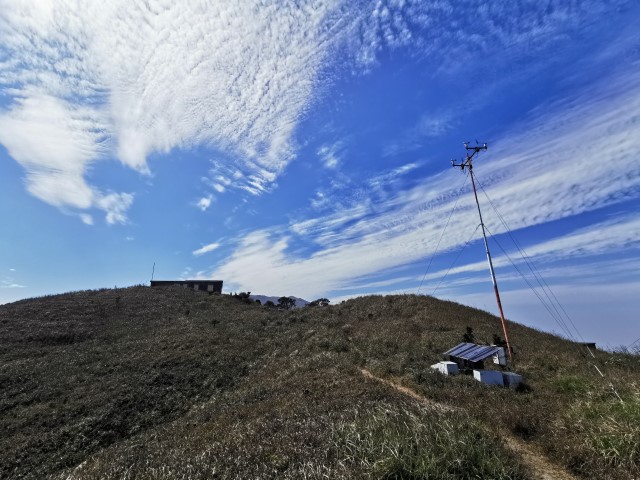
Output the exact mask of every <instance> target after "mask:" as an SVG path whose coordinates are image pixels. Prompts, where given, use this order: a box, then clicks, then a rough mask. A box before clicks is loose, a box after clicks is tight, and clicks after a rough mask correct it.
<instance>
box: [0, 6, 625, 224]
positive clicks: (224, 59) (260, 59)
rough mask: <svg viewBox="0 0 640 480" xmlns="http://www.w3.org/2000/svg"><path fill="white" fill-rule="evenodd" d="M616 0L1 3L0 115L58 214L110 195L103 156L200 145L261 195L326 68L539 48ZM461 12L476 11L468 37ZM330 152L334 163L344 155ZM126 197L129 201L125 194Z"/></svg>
mask: <svg viewBox="0 0 640 480" xmlns="http://www.w3.org/2000/svg"><path fill="white" fill-rule="evenodd" d="M623 3H626V2H623ZM617 4H618V6H620V2H617ZM607 8H609V5H608V2H601V1H597V2H596V1H589V2H580V5H574V4H568V5H556V6H555V7H554V9H551V10H547V9H546V7H545V6H542V5H538V3H536V2H533V1H532V2H529V3H528V4H527V6H526V8H522V7H521V6H520V5H516V4H514V3H513V2H496V3H494V4H491V5H487V4H482V5H478V6H477V7H469V6H468V5H466V4H464V5H463V4H458V3H456V2H422V1H406V2H396V1H386V0H382V1H380V2H375V3H373V4H370V3H367V2H345V1H341V0H323V1H319V2H317V1H311V0H308V1H302V2H293V1H284V2H277V3H275V4H268V3H267V4H264V3H263V2H259V1H257V0H255V1H243V2H233V1H226V2H223V1H218V2H211V3H202V2H201V3H193V2H187V1H183V2H168V3H167V2H164V3H162V2H147V3H143V4H135V3H131V2H128V1H125V0H113V1H110V2H94V1H89V0H77V1H75V2H67V1H64V0H51V1H47V2H44V1H39V2H33V1H29V0H2V1H0V36H2V39H3V41H2V46H0V59H1V60H0V85H3V86H4V88H5V93H6V94H7V95H8V97H9V98H10V99H11V100H13V104H12V105H11V106H10V107H9V108H8V110H6V111H4V112H0V131H1V132H2V133H1V134H0V135H1V136H0V142H2V143H3V144H4V145H5V146H7V148H8V150H9V152H10V155H11V156H12V157H14V158H15V159H16V160H17V161H18V162H20V164H21V165H23V167H24V168H25V170H26V172H27V173H26V175H27V188H28V190H29V191H30V192H31V193H32V194H33V195H35V196H37V197H38V198H40V199H41V200H43V201H45V202H48V203H50V204H52V205H55V206H58V207H60V208H75V209H80V210H86V209H89V208H96V207H97V208H102V207H101V205H105V204H106V205H109V206H112V205H113V204H114V199H113V197H110V196H107V199H106V200H105V199H103V200H102V201H100V198H101V195H100V193H99V192H100V188H101V186H92V185H89V184H88V183H87V182H86V179H85V178H86V174H87V170H88V168H89V167H90V165H91V164H92V163H93V162H95V161H96V160H98V159H100V158H110V157H111V156H113V155H115V156H116V157H117V158H118V159H119V160H120V161H121V162H122V163H123V164H125V165H127V166H129V167H131V168H133V169H136V170H137V171H139V172H142V173H147V172H149V167H148V165H147V157H148V155H149V154H151V153H154V152H159V153H166V152H169V151H170V150H172V149H175V148H190V147H193V146H199V145H204V146H212V147H215V148H216V149H217V150H219V151H220V152H221V155H222V156H223V157H224V158H225V160H224V162H225V163H227V164H233V165H234V168H235V171H236V173H237V174H238V175H237V176H233V177H232V178H233V180H234V185H235V186H237V187H238V188H242V189H243V190H245V191H247V192H249V193H251V194H253V195H259V194H261V193H263V192H265V191H268V190H269V188H271V187H273V186H274V182H275V181H276V179H277V177H278V175H279V174H280V173H281V172H282V171H283V169H284V168H285V167H286V166H287V164H288V163H289V162H290V161H291V160H293V158H295V155H296V146H295V142H294V139H293V134H294V132H295V128H296V126H297V124H298V123H299V121H300V119H301V118H302V116H303V115H304V114H305V112H306V111H307V110H308V109H309V107H310V105H311V104H312V103H313V101H314V96H315V95H317V94H318V93H320V94H321V93H322V91H323V89H324V88H325V87H326V84H322V83H321V77H320V76H319V73H320V72H323V71H325V70H327V69H328V65H329V64H330V63H331V62H334V61H336V59H337V60H339V61H344V60H345V59H354V58H355V59H356V60H357V62H358V63H359V65H360V67H364V68H365V69H366V68H370V67H371V65H373V64H375V63H376V57H377V55H378V53H379V52H380V51H381V50H382V49H384V48H399V47H404V46H409V45H411V46H412V48H413V51H414V52H420V55H427V56H431V57H433V58H435V59H436V60H437V59H439V58H442V59H445V60H447V59H453V58H455V61H456V62H457V63H459V64H464V63H465V62H464V61H461V54H462V53H463V52H466V55H467V56H466V57H465V58H469V57H472V56H477V55H478V53H479V52H478V49H480V51H481V52H484V53H487V52H489V51H491V52H500V56H504V57H505V59H506V58H507V57H508V56H507V55H503V53H502V52H503V50H505V47H507V46H509V49H508V50H509V51H511V52H516V51H517V52H531V51H541V50H542V49H543V48H544V47H545V46H547V45H549V44H551V43H553V42H557V41H559V39H562V38H563V36H565V35H567V32H571V31H573V30H576V29H578V28H581V27H583V26H584V23H585V22H586V21H590V19H594V18H599V17H600V16H601V15H602V14H604V13H605V12H606V11H607ZM460 18H474V20H475V21H474V22H473V23H472V24H471V27H472V28H471V30H470V31H468V30H469V29H468V28H467V26H466V25H465V27H464V28H465V31H466V33H468V34H466V35H461V33H462V31H461V26H460V23H459V19H460ZM496 19H499V21H496ZM475 26H477V27H475ZM523 45H525V46H526V47H527V48H520V47H521V46H523ZM532 46H536V48H532ZM520 55H522V53H520ZM525 56H526V55H525ZM496 57H498V56H497V55H496ZM505 62H506V60H505ZM436 63H437V62H436ZM440 63H442V64H443V65H445V64H446V62H440ZM448 65H449V67H450V66H451V63H449V64H448ZM494 65H495V62H494ZM360 67H357V68H356V70H358V69H359V68H360ZM338 68H339V67H338ZM444 68H447V67H446V65H445V67H444ZM323 78H324V77H323ZM326 78H331V75H328V76H326ZM423 126H424V127H425V128H426V129H427V133H428V134H433V133H434V132H435V133H437V132H440V131H443V129H446V128H447V124H446V122H441V121H438V122H436V121H434V120H433V119H427V120H426V124H425V125H423ZM429 132H431V133H429ZM35 140H37V141H35ZM324 161H325V165H326V166H327V167H328V168H335V167H336V166H337V164H338V162H339V157H338V156H336V155H333V156H326V157H325V159H324ZM216 185H217V186H214V187H213V188H216V190H217V191H219V192H221V190H222V189H223V188H222V187H225V188H226V187H228V185H227V184H225V183H221V182H218V183H216ZM102 189H105V190H109V189H108V188H105V187H102ZM118 195H121V197H120V198H119V204H120V205H124V204H125V203H126V199H127V198H130V197H123V196H124V195H128V194H123V193H121V194H118ZM129 205H130V203H129ZM123 218H124V212H123V211H122V209H119V210H118V211H117V212H114V211H112V210H108V211H107V221H108V222H111V223H113V222H122V221H124V220H123Z"/></svg>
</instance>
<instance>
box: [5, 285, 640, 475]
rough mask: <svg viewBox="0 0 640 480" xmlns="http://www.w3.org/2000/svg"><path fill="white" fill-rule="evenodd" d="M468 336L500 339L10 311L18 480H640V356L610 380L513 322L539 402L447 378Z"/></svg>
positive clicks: (336, 314)
mask: <svg viewBox="0 0 640 480" xmlns="http://www.w3.org/2000/svg"><path fill="white" fill-rule="evenodd" d="M466 327H472V328H473V332H474V335H475V338H476V340H477V341H480V342H490V341H491V340H492V338H493V335H494V334H499V332H500V324H499V320H498V319H496V317H494V316H492V315H490V314H489V313H486V312H483V311H480V310H476V309H472V308H468V307H465V306H463V305H459V304H456V303H452V302H444V301H440V300H437V299H434V298H431V297H417V296H412V295H404V296H387V297H378V296H372V297H362V298H357V299H353V300H348V301H346V302H343V303H341V304H339V305H335V306H329V307H306V308H302V309H296V310H290V311H281V310H277V309H273V308H266V307H262V306H259V305H257V304H255V303H252V304H247V303H243V302H241V301H238V300H237V299H234V298H231V297H229V296H225V295H207V294H205V293H199V292H193V291H190V290H184V289H181V288H174V287H167V288H153V289H151V288H148V287H142V286H140V287H131V288H126V289H113V290H111V289H109V290H107V289H105V290H98V291H84V292H75V293H69V294H64V295H56V296H49V297H41V298H35V299H29V300H23V301H19V302H16V303H12V304H7V305H2V306H0V431H1V432H2V435H1V436H0V451H1V452H2V456H1V457H0V477H1V478H34V479H35V478H60V479H62V478H70V479H84V478H114V479H115V478H203V479H204V478H292V479H293V478H363V479H364V478H388V479H391V478H450V479H462V478H492V479H533V478H540V477H539V472H538V473H536V472H535V471H532V468H531V465H532V462H531V461H530V460H531V459H530V458H528V456H530V455H534V454H535V455H539V459H541V460H545V461H547V462H548V463H550V464H553V465H556V466H557V468H558V469H559V470H558V471H562V470H565V471H566V472H569V473H571V474H573V475H575V476H578V477H583V478H611V479H623V478H625V479H626V478H633V477H638V476H639V475H640V468H639V467H638V465H640V452H639V450H638V444H640V390H639V385H640V382H639V380H640V373H639V372H640V368H639V367H640V361H639V359H638V357H637V356H633V355H628V354H624V353H610V352H601V351H597V352H595V355H596V357H597V358H596V359H595V361H596V362H597V364H598V365H599V366H600V368H601V369H603V370H604V371H605V374H606V379H604V380H603V379H601V378H600V377H599V376H596V375H594V372H595V369H594V368H593V366H592V365H591V364H590V361H591V359H590V357H586V356H585V355H584V353H585V352H583V351H582V350H581V349H579V348H578V347H577V345H575V344H572V343H570V342H567V341H566V340H564V339H561V338H558V337H556V336H553V335H550V334H547V333H544V332H540V331H537V330H534V329H531V328H527V327H525V326H522V325H519V324H516V323H513V322H510V323H509V328H510V337H511V340H512V343H513V345H514V348H515V350H516V353H517V355H516V366H517V371H518V372H519V373H522V374H523V375H524V376H525V378H526V381H527V385H526V386H525V387H524V388H521V389H519V390H517V391H516V390H509V389H500V388H491V387H487V386H484V385H482V384H480V383H478V382H476V381H474V380H473V379H471V378H469V377H464V376H460V377H455V378H448V377H443V376H441V375H439V374H436V373H433V372H431V371H430V369H429V365H430V364H432V363H435V362H436V361H438V360H440V359H441V352H443V351H444V350H446V349H447V348H449V347H450V346H453V345H454V344H456V343H457V342H459V341H460V340H461V337H462V335H463V333H464V332H465V331H466ZM363 372H365V373H366V375H365V374H363ZM610 381H613V382H614V383H615V386H616V388H617V390H618V392H619V393H620V395H621V396H622V398H623V399H624V400H625V403H624V404H621V403H620V402H619V401H618V400H617V399H616V398H615V396H614V395H613V394H612V392H611V389H610V386H609V384H608V383H609V382H610ZM514 445H521V446H522V447H521V448H516V447H514ZM523 449H524V450H523ZM527 452H528V453H527ZM531 452H534V453H533V454H532V453H531ZM536 452H537V453H536ZM535 455H534V456H535ZM569 473H567V475H569ZM567 478H570V477H568V476H567Z"/></svg>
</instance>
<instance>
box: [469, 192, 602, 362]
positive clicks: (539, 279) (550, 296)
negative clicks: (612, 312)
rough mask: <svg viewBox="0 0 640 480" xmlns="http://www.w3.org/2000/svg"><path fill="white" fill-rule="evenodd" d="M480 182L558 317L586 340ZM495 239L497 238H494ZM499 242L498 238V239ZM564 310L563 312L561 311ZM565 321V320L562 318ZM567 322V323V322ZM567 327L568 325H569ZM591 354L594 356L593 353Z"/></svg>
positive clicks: (581, 338) (571, 336)
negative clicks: (567, 322) (566, 321)
mask: <svg viewBox="0 0 640 480" xmlns="http://www.w3.org/2000/svg"><path fill="white" fill-rule="evenodd" d="M478 184H479V185H480V189H481V190H482V193H484V195H485V197H486V198H487V200H488V202H489V204H490V205H491V207H492V208H493V210H494V212H495V213H496V215H497V216H498V218H499V219H500V222H501V223H502V225H503V226H504V228H505V230H506V232H507V234H508V235H509V238H510V239H511V241H512V242H513V244H514V245H515V247H516V249H517V250H518V252H519V253H520V256H521V257H522V259H523V260H524V262H525V264H526V265H527V267H528V268H529V270H530V271H531V273H532V275H533V277H534V278H535V279H536V281H537V283H538V285H539V286H540V288H541V289H542V292H543V293H544V295H545V296H546V297H547V300H548V301H549V303H550V305H551V308H553V310H555V312H556V314H557V315H558V318H560V319H562V316H563V314H564V317H565V318H566V319H567V320H568V321H569V323H570V324H571V326H572V327H573V330H574V332H575V333H576V335H577V336H578V337H579V338H580V340H582V342H584V338H583V337H582V334H581V333H580V331H579V330H578V328H577V327H576V325H575V323H574V322H573V319H572V318H571V317H570V316H569V314H568V313H567V311H566V310H565V309H564V307H563V306H562V304H561V303H560V301H559V300H558V298H557V297H556V295H555V293H554V292H553V290H552V289H551V287H550V286H549V284H548V283H547V282H546V280H545V279H544V278H543V277H542V275H541V274H540V272H539V271H538V269H537V268H536V267H535V265H534V264H533V262H532V261H531V259H530V257H529V256H528V255H527V253H526V252H525V251H524V249H523V248H522V247H521V246H520V244H519V243H518V241H517V240H516V238H515V237H514V236H513V234H512V231H511V228H509V225H508V224H507V222H506V220H505V219H504V217H503V216H502V214H501V213H500V211H499V210H498V208H497V207H496V205H495V203H494V202H493V200H491V198H490V197H489V194H488V193H487V192H486V190H485V189H484V186H483V185H482V183H481V182H480V180H478ZM494 240H495V238H494ZM496 242H497V240H496ZM561 312H562V313H561ZM562 322H563V323H565V322H564V320H562ZM565 324H566V323H565ZM567 329H569V328H568V326H567ZM569 337H570V338H573V335H572V334H570V335H569ZM589 353H591V351H590V350H589ZM591 355H592V356H593V353H591Z"/></svg>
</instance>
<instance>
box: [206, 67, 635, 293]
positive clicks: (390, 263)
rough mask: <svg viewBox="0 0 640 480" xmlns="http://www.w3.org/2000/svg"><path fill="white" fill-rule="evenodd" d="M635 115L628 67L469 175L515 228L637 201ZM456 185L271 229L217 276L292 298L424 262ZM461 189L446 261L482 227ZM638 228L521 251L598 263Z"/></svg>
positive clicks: (543, 116) (246, 244) (609, 225)
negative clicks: (303, 246) (309, 247)
mask: <svg viewBox="0 0 640 480" xmlns="http://www.w3.org/2000/svg"><path fill="white" fill-rule="evenodd" d="M638 109H640V74H638V73H637V70H635V69H633V68H629V69H628V70H625V71H619V72H616V74H615V75H614V76H613V77H611V78H607V79H605V80H603V81H602V82H601V83H600V84H598V85H595V86H590V87H589V88H587V89H585V90H584V91H583V92H582V94H581V95H576V96H574V97H573V98H570V99H568V100H563V101H561V102H559V103H557V104H552V105H547V106H546V108H544V109H541V111H540V112H534V114H533V115H532V117H531V118H530V120H529V122H528V123H526V124H523V125H522V126H520V127H518V128H516V129H515V130H514V131H511V132H507V135H506V136H505V140H504V141H502V142H498V145H499V146H498V148H495V149H492V151H491V154H490V155H489V156H487V158H485V157H480V159H479V160H478V161H477V164H478V166H477V169H476V170H477V173H479V174H480V175H481V181H482V183H483V185H484V190H485V191H486V192H487V194H488V196H489V197H490V198H491V199H492V200H493V202H494V203H495V204H497V205H499V208H500V211H501V214H502V216H503V217H504V218H505V219H506V221H507V223H508V225H509V226H510V228H511V229H512V230H518V229H521V228H524V227H529V226H533V225H540V224H543V223H547V222H549V221H553V220H558V219H561V218H566V217H569V216H575V215H578V214H581V213H584V212H588V211H594V210H597V209H600V208H603V207H606V206H610V205H613V204H615V203H621V202H625V201H628V200H632V199H636V198H638V194H639V193H640V165H638V164H637V162H634V161H633V158H634V155H635V144H634V139H635V138H636V137H637V134H638V133H639V131H640V125H639V124H638V122H637V115H636V112H637V111H638ZM507 139H508V140H507ZM516 145H517V146H520V145H525V148H524V149H523V148H521V147H519V149H517V148H516ZM480 165H481V167H480ZM620 165H624V166H625V167H624V168H620ZM455 175H459V174H458V173H457V172H454V171H445V172H442V173H440V174H437V175H434V176H432V177H430V178H428V179H425V181H424V182H423V183H420V184H418V185H417V186H415V187H413V188H410V189H408V190H404V191H398V192H396V195H394V196H389V197H388V198H386V199H384V201H383V202H371V201H370V199H364V200H361V201H359V202H357V203H356V204H355V205H354V206H352V208H350V209H347V210H336V211H334V212H330V213H328V214H326V215H323V216H319V217H312V218H308V219H305V220H302V221H298V222H296V223H294V224H292V225H291V226H290V227H289V230H288V233H287V234H286V235H282V234H278V229H276V228H274V229H272V230H260V231H257V232H253V233H251V234H250V235H248V236H246V237H245V238H243V239H242V240H241V242H240V244H239V246H238V248H237V250H236V252H235V253H234V254H233V255H232V256H231V257H230V258H229V259H227V260H225V261H224V262H223V263H222V264H221V265H220V266H219V267H218V268H217V269H216V270H215V271H214V276H217V277H221V278H225V279H229V280H231V279H233V280H234V281H235V282H237V284H238V285H239V288H248V289H252V290H253V291H258V290H260V291H269V290H271V289H273V288H276V286H277V287H278V288H280V289H281V290H282V291H286V292H288V293H291V294H294V295H298V296H305V295H311V296H314V295H316V296H317V295H327V294H329V293H330V292H331V291H336V290H340V289H344V288H345V287H348V286H349V285H352V284H353V281H354V280H356V279H359V278H364V277H367V276H372V275H375V274H380V273H382V272H384V271H385V270H387V269H390V268H395V267H399V266H403V265H408V264H411V263H414V262H416V261H419V260H421V259H424V258H426V257H427V256H428V255H430V254H431V253H432V252H433V249H434V248H435V245H436V242H437V240H438V238H439V236H440V234H441V232H442V230H443V228H444V225H445V224H446V222H447V219H448V217H449V215H450V213H451V211H452V207H453V204H454V203H455V202H456V198H457V192H458V190H459V188H460V187H459V185H461V184H462V180H463V177H461V176H455ZM466 188H467V191H466V192H465V193H466V194H463V196H462V197H461V198H460V200H459V201H458V204H457V210H456V213H455V214H454V215H453V216H452V217H451V221H450V223H449V226H448V228H447V231H446V234H445V235H444V237H443V239H442V245H445V246H446V247H445V248H444V249H442V248H441V253H442V252H446V251H447V250H451V249H454V248H457V247H459V246H460V245H461V244H462V243H464V242H465V241H466V239H467V238H468V236H469V234H470V233H471V231H472V230H473V229H474V228H475V226H476V224H477V217H476V212H475V205H474V204H473V203H472V202H473V200H472V196H471V195H469V194H468V188H469V186H468V184H467V186H466ZM481 195H482V194H481ZM481 201H483V202H484V203H485V212H486V218H485V222H486V223H487V224H488V225H489V228H490V229H491V231H492V233H493V234H495V235H498V234H501V233H504V232H505V228H504V227H503V226H502V224H501V222H500V221H499V220H498V218H496V216H495V214H493V212H491V210H490V208H489V207H488V205H487V203H486V199H484V200H481ZM639 218H640V217H638V216H637V214H635V213H634V214H630V215H628V216H626V217H624V218H621V219H618V220H614V221H610V222H605V223H604V224H600V225H595V226H591V227H589V228H585V229H583V230H581V231H578V232H575V233H574V234H572V235H569V236H567V237H565V238H561V239H556V240H550V241H548V242H545V243H543V244H541V245H539V246H537V247H534V248H531V249H528V250H529V254H530V255H532V256H536V257H538V258H541V259H542V258H544V257H545V256H547V257H549V258H551V257H554V258H558V256H563V255H564V256H576V255H583V254H586V253H588V254H594V255H595V254H603V253H606V252H610V251H616V250H619V249H621V248H625V247H629V246H633V245H637V238H638V235H637V232H638V231H640V224H639V223H638V219H639ZM279 230H280V231H282V228H281V229H279ZM301 239H302V240H306V241H308V242H310V243H311V244H313V245H315V251H314V253H312V254H311V255H309V256H306V257H300V258H296V257H295V256H294V254H293V253H292V252H293V249H292V248H291V247H292V246H293V244H294V243H295V241H296V240H301ZM500 262H502V260H500ZM248 265H252V268H251V269H249V268H247V267H248ZM461 268H466V269H467V270H469V269H475V268H476V266H475V264H474V265H473V266H467V267H461ZM477 268H478V269H479V268H481V267H480V264H478V266H477ZM482 268H485V267H484V264H482ZM460 271H461V272H462V271H463V270H460ZM248 272H251V273H250V274H249V273H248ZM256 272H261V273H260V274H259V275H258V274H256ZM261 278H262V279H264V280H260V279H261Z"/></svg>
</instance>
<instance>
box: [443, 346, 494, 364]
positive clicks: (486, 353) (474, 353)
mask: <svg viewBox="0 0 640 480" xmlns="http://www.w3.org/2000/svg"><path fill="white" fill-rule="evenodd" d="M499 350H500V347H496V346H490V345H476V344H475V343H460V344H458V345H456V346H455V347H453V348H452V349H450V350H447V351H446V352H444V354H445V355H450V356H452V357H457V358H461V359H463V360H468V361H470V362H481V361H482V360H484V359H486V358H489V357H491V356H492V355H493V354H494V353H496V352H498V351H499Z"/></svg>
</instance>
